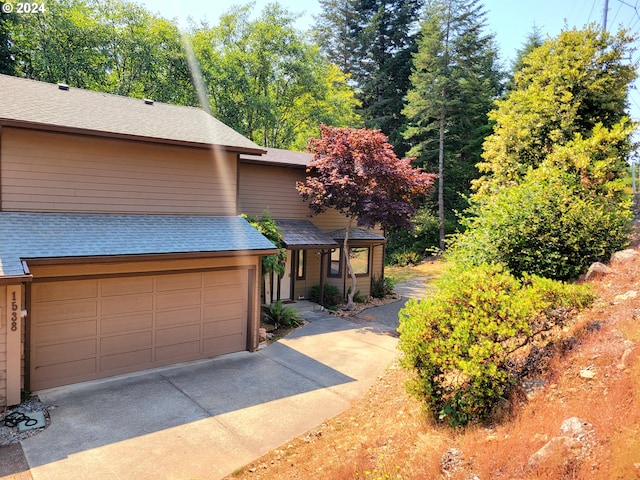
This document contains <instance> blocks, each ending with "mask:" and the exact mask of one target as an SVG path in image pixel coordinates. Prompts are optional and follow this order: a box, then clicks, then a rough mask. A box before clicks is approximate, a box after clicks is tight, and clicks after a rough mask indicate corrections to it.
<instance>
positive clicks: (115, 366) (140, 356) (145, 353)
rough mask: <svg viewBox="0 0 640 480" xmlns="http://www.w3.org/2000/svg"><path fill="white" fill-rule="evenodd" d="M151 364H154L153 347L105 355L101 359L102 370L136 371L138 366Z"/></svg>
mask: <svg viewBox="0 0 640 480" xmlns="http://www.w3.org/2000/svg"><path fill="white" fill-rule="evenodd" d="M150 366H153V349H151V348H148V349H146V350H138V351H134V352H125V353H120V354H116V355H105V356H103V357H102V358H101V359H100V371H101V372H109V371H112V370H127V371H134V370H136V367H142V368H144V367H150ZM103 376H105V375H103Z"/></svg>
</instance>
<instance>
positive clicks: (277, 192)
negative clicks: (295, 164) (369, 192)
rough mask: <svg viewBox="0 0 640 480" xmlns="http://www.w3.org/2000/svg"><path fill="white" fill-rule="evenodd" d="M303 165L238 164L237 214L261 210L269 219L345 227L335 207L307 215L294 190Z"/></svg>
mask: <svg viewBox="0 0 640 480" xmlns="http://www.w3.org/2000/svg"><path fill="white" fill-rule="evenodd" d="M305 176H306V173H305V170H304V168H287V167H280V166H271V165H256V164H248V163H241V164H240V167H239V202H238V209H239V211H240V213H247V214H249V215H256V216H257V215H261V214H262V213H263V212H264V211H265V210H266V211H268V212H269V213H270V215H271V216H272V217H273V218H281V219H304V220H310V221H311V222H312V223H313V224H314V225H316V226H317V227H318V228H320V229H321V230H323V231H325V232H331V231H333V230H339V229H341V228H345V227H346V225H347V219H346V217H344V216H343V215H340V214H339V213H338V212H336V211H335V210H330V211H327V212H325V213H322V214H320V215H316V216H314V217H309V212H310V210H309V207H308V205H307V203H306V202H304V201H303V200H302V197H300V195H299V194H298V191H297V190H296V182H302V181H304V179H305Z"/></svg>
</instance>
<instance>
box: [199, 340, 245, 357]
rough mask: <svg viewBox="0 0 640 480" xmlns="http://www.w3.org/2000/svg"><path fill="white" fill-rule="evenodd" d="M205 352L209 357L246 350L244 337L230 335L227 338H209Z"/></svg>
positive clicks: (205, 343) (205, 344)
mask: <svg viewBox="0 0 640 480" xmlns="http://www.w3.org/2000/svg"><path fill="white" fill-rule="evenodd" d="M203 343H204V350H205V352H207V353H208V354H209V355H224V354H225V353H232V352H238V351H240V350H244V349H246V340H245V337H244V335H229V336H227V337H218V338H209V339H207V340H205V341H204V342H203Z"/></svg>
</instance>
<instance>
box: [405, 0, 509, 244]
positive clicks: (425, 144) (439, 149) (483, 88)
mask: <svg viewBox="0 0 640 480" xmlns="http://www.w3.org/2000/svg"><path fill="white" fill-rule="evenodd" d="M485 15H486V14H485V11H484V9H483V7H482V6H481V5H480V4H479V3H478V1H477V0H434V1H431V2H429V4H428V7H427V12H426V15H425V20H424V22H423V23H422V26H421V38H420V40H419V43H418V52H417V53H416V54H415V55H414V57H413V72H412V74H411V77H410V80H411V88H410V90H409V92H408V94H407V104H406V106H405V108H404V110H403V113H404V115H405V116H406V117H407V127H406V130H405V132H404V136H405V138H406V139H407V140H408V141H409V142H410V145H412V147H411V149H410V150H409V154H410V155H412V156H415V157H416V158H417V161H418V164H419V165H421V166H423V167H424V168H425V169H427V170H428V171H437V172H438V201H437V203H438V216H439V219H440V229H439V230H440V233H439V243H440V248H441V249H444V247H445V233H446V231H445V217H453V216H454V212H456V211H461V210H462V209H463V208H464V207H465V206H466V205H464V203H462V201H461V199H462V198H463V196H466V195H468V194H469V193H470V186H471V180H472V179H474V178H476V177H477V176H478V172H477V170H476V168H475V164H476V163H478V162H479V161H480V154H481V145H482V141H483V139H484V138H485V136H486V135H488V133H489V132H490V125H489V123H488V121H487V117H486V115H487V113H488V112H489V110H491V107H492V102H493V100H494V99H495V98H496V96H497V95H498V93H499V90H500V79H501V74H500V72H499V70H498V68H497V66H496V65H497V52H496V48H495V43H494V37H493V35H492V34H485V33H484V29H485Z"/></svg>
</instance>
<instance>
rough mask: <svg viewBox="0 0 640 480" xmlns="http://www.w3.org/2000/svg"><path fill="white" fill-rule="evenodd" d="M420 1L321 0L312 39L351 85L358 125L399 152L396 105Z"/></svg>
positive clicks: (400, 125)
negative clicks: (383, 136)
mask: <svg viewBox="0 0 640 480" xmlns="http://www.w3.org/2000/svg"><path fill="white" fill-rule="evenodd" d="M423 4H424V0H363V1H357V0H348V1H347V2H337V1H331V0H329V1H325V2H323V3H322V6H323V8H324V10H323V12H322V13H321V14H320V15H319V16H318V17H317V18H316V26H315V29H314V31H315V38H316V39H317V41H318V42H319V44H320V46H321V48H322V49H323V52H324V53H325V54H326V55H327V56H328V57H329V58H330V59H331V60H332V61H334V62H336V63H337V64H338V65H339V66H340V67H341V68H342V69H343V72H344V73H346V74H347V75H349V77H350V79H351V81H352V82H353V83H354V84H355V86H356V89H357V92H358V95H357V98H358V100H359V101H360V102H361V104H362V107H361V110H360V113H361V116H362V119H363V121H364V124H365V125H366V126H367V127H369V128H373V129H380V130H382V132H383V133H384V134H386V135H387V136H388V137H389V139H390V142H391V143H392V144H393V145H394V146H395V149H396V151H398V152H399V153H400V154H404V152H405V151H406V147H405V144H404V143H405V142H404V139H403V137H402V130H403V129H404V122H405V120H404V117H403V116H402V108H403V106H404V98H405V95H406V93H407V90H408V88H409V75H410V73H411V55H412V53H414V52H415V51H416V35H417V28H416V25H417V23H418V19H419V14H420V10H421V9H422V6H423Z"/></svg>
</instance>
